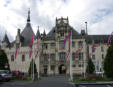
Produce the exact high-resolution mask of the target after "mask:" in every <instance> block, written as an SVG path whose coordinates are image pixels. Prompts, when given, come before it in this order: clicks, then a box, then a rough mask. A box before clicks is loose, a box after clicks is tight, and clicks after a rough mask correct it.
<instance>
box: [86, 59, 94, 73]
mask: <svg viewBox="0 0 113 87" xmlns="http://www.w3.org/2000/svg"><path fill="white" fill-rule="evenodd" d="M94 71H95V66H94V64H93V62H92V60H91V58H89V59H88V65H87V68H86V72H87V73H88V74H93V73H94Z"/></svg>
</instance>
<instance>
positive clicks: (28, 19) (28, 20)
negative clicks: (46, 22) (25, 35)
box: [27, 8, 30, 22]
mask: <svg viewBox="0 0 113 87" xmlns="http://www.w3.org/2000/svg"><path fill="white" fill-rule="evenodd" d="M27 22H30V8H29V10H28V18H27Z"/></svg>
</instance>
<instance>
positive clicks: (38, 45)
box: [35, 39, 40, 58]
mask: <svg viewBox="0 0 113 87" xmlns="http://www.w3.org/2000/svg"><path fill="white" fill-rule="evenodd" d="M39 49H40V43H39V41H38V39H37V51H36V55H35V58H36V57H37V56H38V53H39Z"/></svg>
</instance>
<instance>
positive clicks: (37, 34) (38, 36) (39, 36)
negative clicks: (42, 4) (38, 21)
mask: <svg viewBox="0 0 113 87" xmlns="http://www.w3.org/2000/svg"><path fill="white" fill-rule="evenodd" d="M35 38H41V35H40V31H39V29H38V30H37V33H36V37H35Z"/></svg>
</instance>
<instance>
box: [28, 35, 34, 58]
mask: <svg viewBox="0 0 113 87" xmlns="http://www.w3.org/2000/svg"><path fill="white" fill-rule="evenodd" d="M33 42H34V35H32V40H31V42H30V45H29V48H30V52H29V58H31V57H32V45H33Z"/></svg>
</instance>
